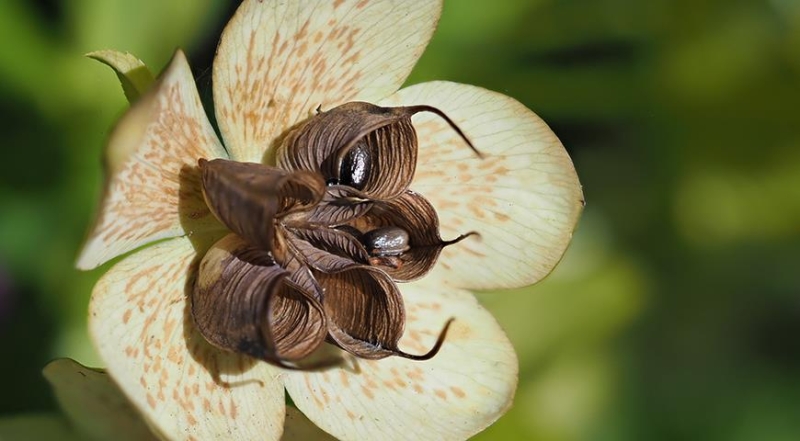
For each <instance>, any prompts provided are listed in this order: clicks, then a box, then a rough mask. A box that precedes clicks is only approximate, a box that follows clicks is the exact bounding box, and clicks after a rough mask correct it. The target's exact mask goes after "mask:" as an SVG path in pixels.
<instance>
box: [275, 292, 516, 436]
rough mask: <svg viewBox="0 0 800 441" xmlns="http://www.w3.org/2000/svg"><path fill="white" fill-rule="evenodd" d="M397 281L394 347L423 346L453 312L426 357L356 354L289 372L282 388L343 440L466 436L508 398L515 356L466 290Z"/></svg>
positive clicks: (415, 349)
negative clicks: (399, 298) (402, 319)
mask: <svg viewBox="0 0 800 441" xmlns="http://www.w3.org/2000/svg"><path fill="white" fill-rule="evenodd" d="M422 283H423V282H416V283H412V284H403V285H401V288H402V291H403V298H404V300H405V302H406V307H407V311H408V322H407V324H406V331H405V335H404V336H403V338H402V339H401V340H400V348H401V349H403V350H404V351H407V352H412V353H424V352H426V351H427V350H429V349H430V348H431V346H433V344H434V342H435V341H436V337H437V336H438V334H439V332H440V331H441V329H442V325H444V323H445V322H446V321H447V319H448V318H450V317H455V319H456V320H455V322H453V325H452V327H451V328H450V332H449V333H448V334H447V338H446V339H445V341H444V344H443V345H442V348H441V350H440V351H439V353H438V354H436V355H435V356H434V357H433V358H432V359H430V360H427V361H422V362H420V361H412V360H407V359H404V358H400V357H389V358H385V359H382V360H374V361H370V360H357V359H354V358H350V361H349V362H350V365H349V366H345V367H341V368H334V369H329V370H326V371H323V372H310V373H309V372H290V373H287V375H286V377H285V379H286V380H285V381H286V389H287V391H288V392H289V394H290V395H291V397H292V400H293V401H294V403H295V404H296V405H297V407H298V408H299V409H300V410H301V411H302V412H303V413H305V414H306V416H308V417H309V419H311V421H313V422H314V423H315V424H317V425H318V426H319V427H321V428H322V429H323V430H325V431H327V432H328V433H330V434H332V435H333V436H335V437H337V438H339V439H343V440H365V439H380V440H410V439H413V440H441V439H466V438H468V437H470V436H472V435H474V434H476V433H478V432H480V431H482V430H483V429H484V428H486V427H487V426H489V425H490V424H492V423H493V422H494V421H495V420H496V419H497V418H499V417H500V416H501V415H502V414H503V413H504V412H505V411H506V410H507V409H508V407H509V406H510V405H511V400H512V398H513V395H514V391H515V389H516V385H517V369H518V367H517V358H516V355H515V353H514V349H513V348H512V347H511V343H510V342H509V341H508V339H507V338H506V336H505V334H504V333H503V331H502V329H501V328H500V326H499V325H498V324H497V322H496V321H495V320H494V318H493V317H492V316H491V314H489V312H488V311H486V310H485V309H483V307H481V306H480V305H479V304H478V302H477V300H475V298H474V297H473V296H472V294H469V293H467V292H465V291H460V290H453V289H451V290H450V292H447V291H444V290H443V288H442V287H441V286H437V285H434V284H425V285H423V284H422Z"/></svg>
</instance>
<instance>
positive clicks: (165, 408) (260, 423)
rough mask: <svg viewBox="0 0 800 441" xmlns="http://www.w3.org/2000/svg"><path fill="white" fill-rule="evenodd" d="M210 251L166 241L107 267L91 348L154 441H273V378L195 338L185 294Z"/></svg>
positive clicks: (278, 426)
mask: <svg viewBox="0 0 800 441" xmlns="http://www.w3.org/2000/svg"><path fill="white" fill-rule="evenodd" d="M196 239H197V237H196V236H195V240H196ZM207 242H208V243H210V242H211V238H209V239H208V241H207ZM208 243H203V244H200V243H197V242H195V243H193V242H191V241H190V240H189V239H188V238H185V237H179V238H174V239H170V240H167V241H163V242H160V243H158V244H155V245H153V246H150V247H148V248H145V249H144V250H141V251H138V252H136V253H134V254H132V255H130V256H128V257H126V258H125V259H123V260H122V261H120V262H119V263H117V264H116V265H115V266H114V267H112V268H111V269H110V270H109V271H108V273H106V274H105V275H104V276H103V277H102V278H101V279H100V281H99V282H98V283H97V286H96V287H95V289H94V292H93V294H92V300H91V303H90V306H89V314H90V316H89V328H90V333H91V336H92V339H93V340H94V343H95V346H96V348H97V350H98V353H99V354H100V356H101V357H102V359H103V360H104V361H105V362H106V363H107V365H108V372H109V374H110V375H111V376H112V377H113V378H114V380H115V381H116V382H117V384H118V385H119V386H120V388H121V389H122V390H123V392H125V394H127V396H128V398H129V399H130V400H131V402H132V403H133V404H134V405H135V406H136V407H137V408H138V409H139V411H140V412H141V413H142V414H143V415H144V416H145V418H147V420H148V421H149V422H150V424H151V426H152V427H153V429H154V430H155V431H156V432H157V433H159V434H160V435H161V437H162V438H166V439H171V440H179V439H222V438H225V439H237V440H249V439H260V440H263V439H267V440H270V439H271V440H276V439H278V438H279V437H280V435H281V432H282V430H283V420H284V390H283V385H282V384H281V381H280V379H279V378H278V376H279V371H278V370H277V368H273V367H271V366H270V365H268V364H267V363H263V362H257V361H255V360H253V359H250V358H248V357H245V356H240V355H236V354H232V353H228V352H222V351H220V350H218V349H216V348H213V347H211V346H209V345H208V343H206V342H205V340H203V338H202V337H201V336H200V335H199V334H198V333H197V332H196V330H195V329H194V325H193V323H192V319H191V313H190V310H189V307H190V305H189V304H188V302H187V292H186V290H187V289H191V283H192V282H193V278H194V271H195V270H196V260H197V259H196V256H197V253H198V252H204V251H205V248H207V247H208ZM196 248H197V250H196Z"/></svg>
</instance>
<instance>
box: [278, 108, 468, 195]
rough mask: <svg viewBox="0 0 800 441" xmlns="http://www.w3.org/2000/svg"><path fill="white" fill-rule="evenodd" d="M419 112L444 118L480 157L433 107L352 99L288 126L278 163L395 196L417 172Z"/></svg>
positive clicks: (369, 192) (365, 190) (364, 190)
mask: <svg viewBox="0 0 800 441" xmlns="http://www.w3.org/2000/svg"><path fill="white" fill-rule="evenodd" d="M419 112H432V113H435V114H436V115H439V116H440V117H442V118H443V119H444V120H445V121H446V122H447V123H448V124H449V125H450V126H451V127H452V128H453V129H454V130H455V131H456V132H458V134H459V135H461V137H462V138H463V139H464V140H465V141H466V142H467V144H468V145H469V146H470V148H472V149H473V150H474V151H475V153H476V154H477V155H478V156H480V153H479V152H478V151H477V150H476V149H475V147H474V146H473V145H472V143H471V142H470V141H469V139H468V138H467V137H466V136H465V135H464V133H463V132H462V131H461V129H459V128H458V126H457V125H456V124H455V123H454V122H453V121H452V120H451V119H450V118H449V117H448V116H447V115H446V114H444V113H443V112H442V111H441V110H439V109H437V108H435V107H431V106H424V105H421V106H409V107H380V106H376V105H374V104H370V103H364V102H349V103H346V104H342V105H341V106H338V107H335V108H333V109H331V110H328V111H326V112H320V113H318V114H317V115H315V116H313V117H312V118H310V119H309V120H308V121H306V122H305V123H302V124H301V125H299V126H297V127H296V128H294V129H293V130H292V131H290V132H289V134H288V135H287V136H286V138H285V139H284V140H283V142H282V144H281V146H280V147H279V149H278V154H277V161H278V166H279V167H281V168H283V169H286V170H311V171H318V172H320V173H321V174H322V176H323V178H324V179H325V181H326V182H327V184H328V185H332V186H337V185H341V186H348V187H352V188H353V189H355V190H357V191H358V192H359V193H360V194H361V195H362V196H364V197H367V198H369V199H372V200H391V199H393V198H395V197H397V196H399V195H400V194H402V193H403V192H404V191H405V190H406V189H408V186H409V185H410V184H411V180H412V178H413V177H414V170H415V168H416V163H417V150H418V142H417V134H416V130H414V126H413V125H412V123H411V117H412V116H413V115H414V114H416V113H419Z"/></svg>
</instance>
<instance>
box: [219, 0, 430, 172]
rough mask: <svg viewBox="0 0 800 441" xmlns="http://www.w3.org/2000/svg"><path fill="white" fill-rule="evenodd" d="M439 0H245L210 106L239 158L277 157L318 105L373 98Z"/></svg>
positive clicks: (397, 76) (417, 51) (418, 46)
mask: <svg viewBox="0 0 800 441" xmlns="http://www.w3.org/2000/svg"><path fill="white" fill-rule="evenodd" d="M441 6H442V5H441V0H429V1H406V0H331V1H316V0H297V1H277V0H245V1H244V2H243V3H242V5H241V6H240V7H239V9H238V10H237V11H236V14H235V15H234V17H233V19H231V21H230V22H229V23H228V26H227V27H226V28H225V31H224V32H223V34H222V40H221V41H220V46H219V49H218V50H217V57H216V59H215V60H214V71H213V77H214V78H213V79H214V106H215V109H216V115H217V121H218V123H219V128H220V131H221V132H222V137H223V139H224V140H225V145H226V146H227V147H228V150H229V151H230V153H231V158H232V159H235V160H237V161H249V162H262V161H264V160H266V161H267V162H268V163H271V162H272V161H273V158H272V153H271V151H268V150H270V149H271V148H273V147H275V140H276V137H278V136H279V135H280V134H282V133H283V132H284V131H286V129H288V128H289V127H290V126H292V125H294V124H295V123H297V122H299V121H302V120H304V119H306V118H307V117H309V116H310V115H311V114H312V112H314V110H315V109H317V108H318V107H321V108H322V109H325V110H327V109H330V108H332V107H334V106H337V105H339V104H342V103H345V102H347V101H355V100H360V101H377V100H379V99H382V98H384V97H386V96H388V95H389V94H391V93H393V92H394V91H396V90H397V89H398V88H399V87H400V85H402V84H403V81H405V79H406V77H407V76H408V74H409V73H410V72H411V68H412V67H414V63H416V61H417V59H418V58H419V56H420V55H421V54H422V51H423V50H424V49H425V46H426V45H427V43H428V41H429V40H430V37H431V35H432V34H433V30H434V28H435V26H436V23H437V22H438V20H439V15H440V13H441Z"/></svg>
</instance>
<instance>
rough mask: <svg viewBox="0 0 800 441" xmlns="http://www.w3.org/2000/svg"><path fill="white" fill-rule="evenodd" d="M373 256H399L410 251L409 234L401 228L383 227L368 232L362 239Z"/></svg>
mask: <svg viewBox="0 0 800 441" xmlns="http://www.w3.org/2000/svg"><path fill="white" fill-rule="evenodd" d="M361 240H362V242H363V243H364V246H365V247H366V248H367V251H368V252H369V254H370V255H372V256H378V257H386V256H399V255H401V254H403V253H404V252H406V251H408V249H409V246H408V240H409V237H408V232H406V230H404V229H402V228H399V227H381V228H376V229H374V230H372V231H367V232H366V233H364V236H363V237H362V238H361Z"/></svg>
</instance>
